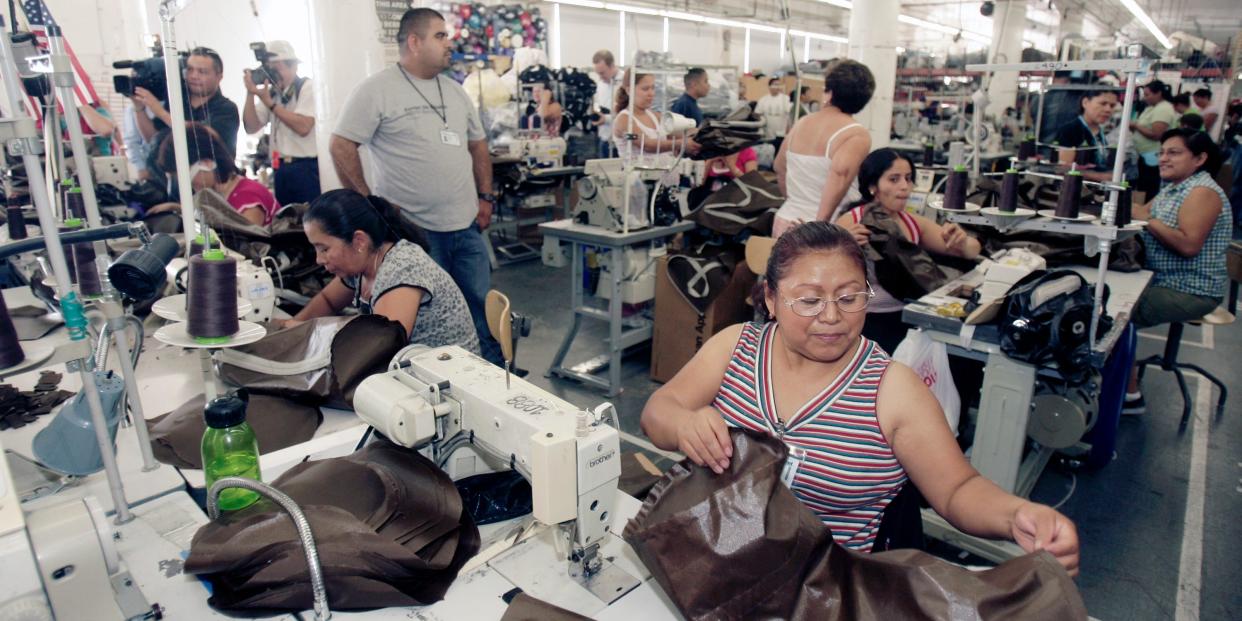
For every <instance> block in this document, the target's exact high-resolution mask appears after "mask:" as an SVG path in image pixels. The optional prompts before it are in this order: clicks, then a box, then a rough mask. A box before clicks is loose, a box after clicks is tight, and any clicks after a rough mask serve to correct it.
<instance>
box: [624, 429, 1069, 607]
mask: <svg viewBox="0 0 1242 621" xmlns="http://www.w3.org/2000/svg"><path fill="white" fill-rule="evenodd" d="M730 433H731V435H732V437H733V445H734V450H733V458H732V459H731V460H730V463H729V469H728V470H727V471H726V472H725V473H723V474H720V475H714V474H713V473H712V472H711V471H710V470H707V469H705V468H700V467H697V466H694V465H693V464H692V463H691V462H689V461H688V460H687V461H683V462H681V463H679V464H677V465H676V466H674V467H673V468H672V469H671V470H669V471H668V472H667V473H666V474H665V476H664V479H663V480H661V481H660V483H659V484H657V485H656V487H655V488H654V489H653V490H651V494H650V495H649V496H648V497H647V501H646V502H644V503H643V507H642V509H641V510H640V511H639V513H638V515H637V516H636V517H635V518H634V519H633V520H631V521H630V522H629V524H627V525H626V527H625V531H624V538H625V540H626V541H627V542H629V543H630V545H632V546H633V547H634V550H635V551H636V552H637V553H638V556H639V558H640V559H642V561H643V563H644V564H645V565H646V566H647V568H648V569H649V570H650V571H651V575H652V576H653V577H654V578H655V579H656V581H657V582H658V583H659V584H660V586H661V587H662V588H663V589H664V591H665V593H667V594H668V596H669V597H670V598H671V599H672V601H673V602H674V604H676V606H677V608H678V609H679V610H680V611H681V613H682V614H683V615H685V616H686V618H687V619H808V620H809V619H815V620H826V621H837V620H842V621H843V620H846V619H853V620H859V621H868V620H876V621H879V620H885V621H887V620H890V619H1027V620H1042V619H1047V620H1049V621H1051V620H1058V621H1062V620H1071V619H1086V618H1087V613H1086V608H1085V606H1084V605H1083V602H1082V598H1081V596H1080V595H1079V593H1078V589H1077V588H1076V587H1075V586H1074V583H1073V581H1072V580H1071V579H1070V577H1069V575H1068V574H1067V573H1065V570H1064V569H1062V568H1061V566H1060V565H1059V564H1058V563H1057V562H1056V559H1054V558H1053V557H1052V556H1051V555H1049V554H1048V553H1046V552H1040V553H1036V554H1028V555H1026V556H1023V557H1020V558H1017V559H1013V560H1011V561H1009V562H1006V563H1004V564H1002V565H1000V566H999V567H997V568H995V569H990V570H987V571H982V572H972V571H970V570H967V569H965V568H962V567H958V566H956V565H953V564H951V563H947V562H945V561H943V560H940V559H938V558H936V557H934V556H931V555H929V554H926V553H924V552H920V551H916V550H896V551H892V552H882V553H877V554H860V553H856V552H851V551H849V550H846V549H845V548H842V547H841V546H839V545H837V544H836V543H835V542H834V541H833V539H832V535H831V533H830V532H829V530H828V529H827V527H825V526H824V524H823V523H822V522H820V521H819V519H818V518H817V517H815V515H814V514H813V513H811V511H810V510H809V509H807V508H806V507H805V506H803V505H802V503H801V502H800V501H799V500H798V499H797V498H796V497H795V496H794V495H793V492H791V491H789V489H788V488H787V487H785V485H784V484H783V483H781V481H780V473H781V468H782V467H783V465H784V463H785V457H786V452H787V449H786V447H785V445H784V444H783V443H782V442H780V441H779V440H777V439H775V438H772V437H769V436H759V435H753V434H750V433H747V432H744V431H741V430H737V429H734V430H731V432H730Z"/></svg>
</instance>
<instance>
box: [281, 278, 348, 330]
mask: <svg viewBox="0 0 1242 621" xmlns="http://www.w3.org/2000/svg"><path fill="white" fill-rule="evenodd" d="M353 299H354V290H353V289H350V288H349V287H346V286H345V283H344V282H343V281H342V280H341V277H340V276H337V277H335V278H333V279H332V282H329V283H328V286H326V287H324V288H323V289H321V290H320V291H319V293H317V294H315V297H313V298H311V300H310V302H307V303H306V306H304V307H302V310H300V311H298V314H296V315H294V316H293V319H289V320H286V321H285V322H284V325H282V326H281V327H282V328H291V327H293V326H296V325H297V324H299V323H302V322H303V321H307V320H309V319H316V318H318V317H332V316H334V315H337V314H339V313H340V312H341V310H342V309H344V308H345V307H346V306H349V303H350V301H352V300H353Z"/></svg>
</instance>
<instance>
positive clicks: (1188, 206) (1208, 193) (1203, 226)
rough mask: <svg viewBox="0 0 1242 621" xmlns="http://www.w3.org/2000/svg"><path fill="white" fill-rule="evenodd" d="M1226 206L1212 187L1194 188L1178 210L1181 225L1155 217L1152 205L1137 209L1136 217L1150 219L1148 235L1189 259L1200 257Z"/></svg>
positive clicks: (1178, 220)
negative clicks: (1210, 188) (1152, 213)
mask: <svg viewBox="0 0 1242 621" xmlns="http://www.w3.org/2000/svg"><path fill="white" fill-rule="evenodd" d="M1222 209H1223V206H1222V205H1221V201H1220V196H1217V194H1216V192H1213V191H1212V190H1209V189H1208V188H1203V187H1199V188H1194V189H1192V190H1191V191H1190V193H1189V194H1187V195H1186V200H1184V201H1182V206H1181V208H1180V209H1178V210H1177V222H1175V223H1173V224H1172V225H1170V224H1168V223H1166V222H1164V221H1162V220H1160V219H1159V218H1152V217H1151V204H1150V203H1148V204H1147V205H1142V206H1139V207H1135V209H1134V214H1133V215H1134V217H1135V218H1138V219H1140V220H1147V232H1148V233H1151V236H1152V237H1155V238H1156V241H1158V242H1160V243H1161V244H1164V245H1165V246H1168V247H1169V249H1170V250H1172V251H1173V252H1176V253H1177V254H1180V255H1182V256H1183V257H1186V258H1187V259H1190V258H1194V257H1197V256H1199V253H1200V252H1202V251H1203V244H1204V243H1205V242H1207V238H1208V234H1210V233H1211V232H1212V227H1214V226H1216V220H1217V218H1219V217H1220V214H1221V211H1222Z"/></svg>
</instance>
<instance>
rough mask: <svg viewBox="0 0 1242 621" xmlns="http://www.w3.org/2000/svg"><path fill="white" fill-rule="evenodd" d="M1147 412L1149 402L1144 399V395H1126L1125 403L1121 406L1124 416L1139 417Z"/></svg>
mask: <svg viewBox="0 0 1242 621" xmlns="http://www.w3.org/2000/svg"><path fill="white" fill-rule="evenodd" d="M1146 411H1147V401H1146V400H1144V399H1143V394H1142V393H1139V394H1137V395H1131V394H1127V395H1126V401H1125V403H1123V404H1121V415H1122V416H1138V415H1139V414H1142V413H1144V412H1146Z"/></svg>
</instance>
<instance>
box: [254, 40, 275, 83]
mask: <svg viewBox="0 0 1242 621" xmlns="http://www.w3.org/2000/svg"><path fill="white" fill-rule="evenodd" d="M250 49H251V50H253V51H254V59H255V60H257V61H259V68H258V69H251V70H250V79H251V80H252V81H253V82H254V84H255V86H262V85H264V84H267V85H268V86H276V75H275V74H274V73H273V72H272V70H271V69H268V68H267V59H269V58H271V57H272V56H275V54H273V53H271V52H269V51H267V44H266V43H264V42H262V41H256V42H254V43H251V44H250Z"/></svg>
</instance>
